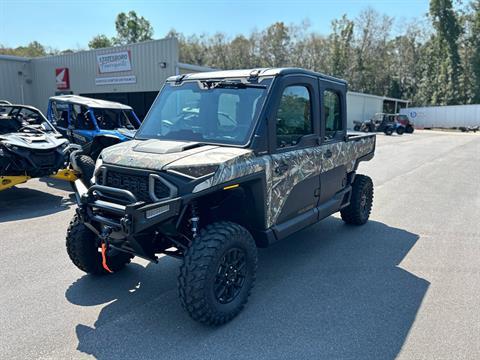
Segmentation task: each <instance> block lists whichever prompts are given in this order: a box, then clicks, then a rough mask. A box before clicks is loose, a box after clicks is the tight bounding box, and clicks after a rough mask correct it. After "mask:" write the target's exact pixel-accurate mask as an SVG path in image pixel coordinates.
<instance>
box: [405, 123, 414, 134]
mask: <svg viewBox="0 0 480 360" xmlns="http://www.w3.org/2000/svg"><path fill="white" fill-rule="evenodd" d="M414 131H415V129H414V128H413V126H412V125H408V126H407V128H406V129H405V132H406V133H407V134H413V132H414Z"/></svg>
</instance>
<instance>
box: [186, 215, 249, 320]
mask: <svg viewBox="0 0 480 360" xmlns="http://www.w3.org/2000/svg"><path fill="white" fill-rule="evenodd" d="M256 270H257V247H256V245H255V241H254V240H253V238H252V236H251V235H250V233H249V232H248V231H247V229H245V228H244V227H242V226H240V225H238V224H235V223H232V222H226V221H225V222H217V223H213V224H210V225H208V226H207V227H206V228H205V229H203V230H202V231H201V233H200V235H199V236H198V237H197V238H195V239H194V240H193V243H192V245H191V247H190V248H189V249H188V250H187V252H186V254H185V257H184V260H183V264H182V266H181V267H180V274H179V276H178V291H179V296H180V301H181V304H182V306H183V308H184V309H185V310H186V311H187V312H188V314H189V315H190V317H192V319H194V320H196V321H198V322H201V323H204V324H207V325H221V324H224V323H226V322H228V321H230V320H231V319H233V318H234V317H235V316H237V315H238V313H240V311H242V309H243V308H244V306H245V304H246V303H247V301H248V297H249V296H250V292H251V290H252V288H253V285H254V283H255V274H256Z"/></svg>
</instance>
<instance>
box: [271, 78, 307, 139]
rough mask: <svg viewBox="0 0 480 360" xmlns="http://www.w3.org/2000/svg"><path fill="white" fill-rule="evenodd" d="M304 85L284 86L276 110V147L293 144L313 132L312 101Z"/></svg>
mask: <svg viewBox="0 0 480 360" xmlns="http://www.w3.org/2000/svg"><path fill="white" fill-rule="evenodd" d="M310 98H311V97H310V92H309V91H308V88H307V87H306V86H300V85H294V86H288V87H286V88H285V90H284V91H283V94H282V98H281V100H280V106H279V107H278V111H277V116H276V119H277V121H276V122H277V147H278V148H282V147H286V146H294V145H296V144H297V143H298V141H299V140H300V138H301V137H302V136H304V135H309V134H312V133H313V125H312V102H311V100H310Z"/></svg>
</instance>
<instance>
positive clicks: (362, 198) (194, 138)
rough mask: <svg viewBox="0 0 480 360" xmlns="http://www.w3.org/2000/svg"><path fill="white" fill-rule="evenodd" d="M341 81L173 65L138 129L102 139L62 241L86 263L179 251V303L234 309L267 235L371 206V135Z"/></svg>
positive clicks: (90, 267)
mask: <svg viewBox="0 0 480 360" xmlns="http://www.w3.org/2000/svg"><path fill="white" fill-rule="evenodd" d="M346 93H347V83H346V82H345V81H343V80H339V79H336V78H333V77H329V76H326V75H322V74H319V73H315V72H311V71H307V70H302V69H297V68H283V69H255V70H233V71H220V72H209V73H199V74H189V75H179V76H174V77H170V78H169V79H168V80H167V82H166V84H165V85H164V87H163V88H162V90H161V92H160V94H159V95H158V97H157V99H156V100H155V102H154V104H153V105H152V108H151V109H150V111H149V112H148V115H147V117H146V119H145V120H144V123H143V125H142V127H141V128H140V129H139V130H138V132H137V134H136V135H135V138H134V139H133V140H132V141H128V142H124V143H120V144H117V145H114V146H111V147H109V148H106V149H104V150H103V151H102V153H101V154H100V156H99V158H98V161H97V163H96V168H95V175H94V184H93V185H92V186H90V187H87V186H86V185H85V184H84V183H83V182H81V181H79V180H77V181H76V182H75V187H76V199H77V201H78V209H77V213H76V215H75V216H74V217H73V219H72V221H71V223H70V226H69V228H68V230H67V251H68V254H69V256H70V259H71V261H72V262H73V264H75V265H76V266H77V267H78V268H79V269H81V270H82V271H84V272H87V273H91V274H107V273H111V272H116V271H118V270H120V269H121V268H123V267H124V266H126V265H127V264H128V263H129V262H130V260H131V258H132V257H134V256H139V257H142V258H144V259H147V260H150V261H153V262H157V261H158V257H157V254H166V255H170V256H173V257H177V258H180V259H181V260H182V261H183V264H182V265H181V267H180V275H179V277H178V289H179V295H180V300H181V304H182V306H183V307H184V309H185V310H186V311H187V312H188V313H189V315H190V316H191V317H192V318H193V319H194V320H197V321H199V322H202V323H206V324H211V325H219V324H223V323H226V322H228V321H230V320H231V319H232V318H233V317H235V316H236V315H237V314H238V313H239V312H240V311H241V310H242V309H243V307H244V306H245V304H246V302H247V299H248V297H249V295H250V292H251V290H252V287H253V284H254V282H255V273H256V269H257V247H266V246H268V245H270V244H272V243H274V242H276V241H278V240H280V239H284V238H286V237H287V236H290V235H292V234H294V233H295V232H297V231H299V230H300V229H302V228H304V227H306V226H309V225H312V224H314V223H316V222H318V221H319V220H321V219H323V218H325V217H327V216H329V215H331V214H333V213H335V212H338V211H340V214H341V217H342V219H343V220H344V221H345V222H346V223H348V224H354V225H362V224H365V223H366V222H367V220H368V218H369V214H370V210H371V207H372V201H373V183H372V180H371V179H370V178H369V177H368V176H364V175H359V174H357V173H356V170H357V167H358V165H359V163H360V162H361V161H366V160H370V159H371V158H372V157H373V155H374V150H375V134H360V133H347V131H346V126H347V118H346V114H347V111H346V110H347V109H346Z"/></svg>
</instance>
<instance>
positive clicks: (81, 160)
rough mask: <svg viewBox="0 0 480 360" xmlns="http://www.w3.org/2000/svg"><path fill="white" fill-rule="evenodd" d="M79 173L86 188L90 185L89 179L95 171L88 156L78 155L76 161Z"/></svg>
mask: <svg viewBox="0 0 480 360" xmlns="http://www.w3.org/2000/svg"><path fill="white" fill-rule="evenodd" d="M75 160H76V161H77V165H78V167H79V168H80V171H81V173H82V174H81V179H82V181H83V183H84V184H85V185H86V186H90V185H91V179H92V177H93V173H94V171H95V161H93V159H92V158H91V157H90V156H87V155H80V156H78V157H77V158H76V159H75Z"/></svg>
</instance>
